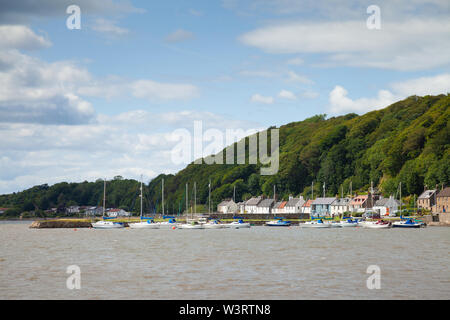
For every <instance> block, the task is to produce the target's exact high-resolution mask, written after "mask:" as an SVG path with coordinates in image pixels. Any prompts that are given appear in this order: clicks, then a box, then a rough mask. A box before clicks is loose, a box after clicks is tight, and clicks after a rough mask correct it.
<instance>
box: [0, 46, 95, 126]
mask: <svg viewBox="0 0 450 320" xmlns="http://www.w3.org/2000/svg"><path fill="white" fill-rule="evenodd" d="M89 80H90V75H89V73H88V72H87V71H86V70H84V69H80V68H78V67H76V66H75V65H74V64H73V63H71V62H69V61H60V62H54V63H46V62H43V61H41V60H39V59H36V58H32V57H29V56H27V55H24V54H21V53H19V52H18V51H16V50H5V51H0V84H1V85H0V122H27V123H30V122H40V123H48V124H55V123H65V124H75V123H86V122H89V121H92V120H93V117H94V116H95V111H94V109H93V108H92V106H91V105H90V103H89V102H87V101H85V100H83V99H82V98H81V97H79V96H77V95H76V94H74V90H73V87H74V86H77V85H79V84H80V83H83V82H85V81H89Z"/></svg>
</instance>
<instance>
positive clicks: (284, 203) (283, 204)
mask: <svg viewBox="0 0 450 320" xmlns="http://www.w3.org/2000/svg"><path fill="white" fill-rule="evenodd" d="M287 203H288V202H287V201H282V202H281V204H280V206H279V207H278V209H283V208H284V207H285V206H286V204H287Z"/></svg>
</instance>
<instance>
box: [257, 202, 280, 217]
mask: <svg viewBox="0 0 450 320" xmlns="http://www.w3.org/2000/svg"><path fill="white" fill-rule="evenodd" d="M274 204H275V200H274V199H264V200H262V201H260V202H259V203H258V205H257V206H256V212H255V213H259V214H267V213H272V207H273V205H274Z"/></svg>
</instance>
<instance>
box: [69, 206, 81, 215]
mask: <svg viewBox="0 0 450 320" xmlns="http://www.w3.org/2000/svg"><path fill="white" fill-rule="evenodd" d="M66 213H68V214H77V213H80V207H79V206H70V207H68V208H66Z"/></svg>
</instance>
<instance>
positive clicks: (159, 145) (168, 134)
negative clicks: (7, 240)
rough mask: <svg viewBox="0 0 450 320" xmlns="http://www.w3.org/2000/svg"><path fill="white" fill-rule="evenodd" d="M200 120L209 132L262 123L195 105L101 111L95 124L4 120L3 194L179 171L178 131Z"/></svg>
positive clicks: (0, 128)
mask: <svg viewBox="0 0 450 320" xmlns="http://www.w3.org/2000/svg"><path fill="white" fill-rule="evenodd" d="M194 120H198V121H202V124H203V132H204V131H205V130H207V129H209V128H217V129H219V130H220V131H222V132H224V133H225V130H226V129H243V130H246V129H247V128H251V127H255V128H257V127H258V126H257V124H255V123H251V122H248V121H242V120H236V119H234V117H232V116H227V115H220V114H215V113H211V112H198V111H192V110H185V111H179V112H166V113H151V112H149V111H145V110H133V111H129V112H125V113H122V114H118V115H113V116H107V115H102V114H100V115H98V117H97V121H96V123H95V124H81V125H70V126H68V125H53V126H46V125H42V124H36V123H31V124H23V123H7V124H0V136H1V137H2V139H0V149H1V150H2V153H1V155H0V168H1V170H0V194H2V193H6V192H13V191H18V190H21V189H24V188H28V187H31V186H33V185H37V184H42V183H50V184H52V183H56V182H61V181H84V180H90V181H94V180H96V179H98V178H102V177H107V178H112V177H114V176H115V175H122V176H124V177H127V178H135V179H138V178H139V176H140V175H141V174H143V175H144V179H145V180H147V181H148V180H149V179H151V178H153V177H155V176H156V175H157V174H160V173H161V172H166V173H175V172H177V171H178V170H180V169H181V168H183V167H184V164H181V165H178V164H174V163H173V162H172V160H171V152H172V149H173V148H174V147H175V145H177V144H178V143H179V142H178V141H176V140H174V139H173V136H172V132H173V130H175V129H178V128H186V129H187V130H188V131H189V132H191V133H192V132H193V130H192V127H193V121H194ZM218 124H221V125H220V127H217V126H218ZM222 124H226V128H224V127H223V126H222Z"/></svg>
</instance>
